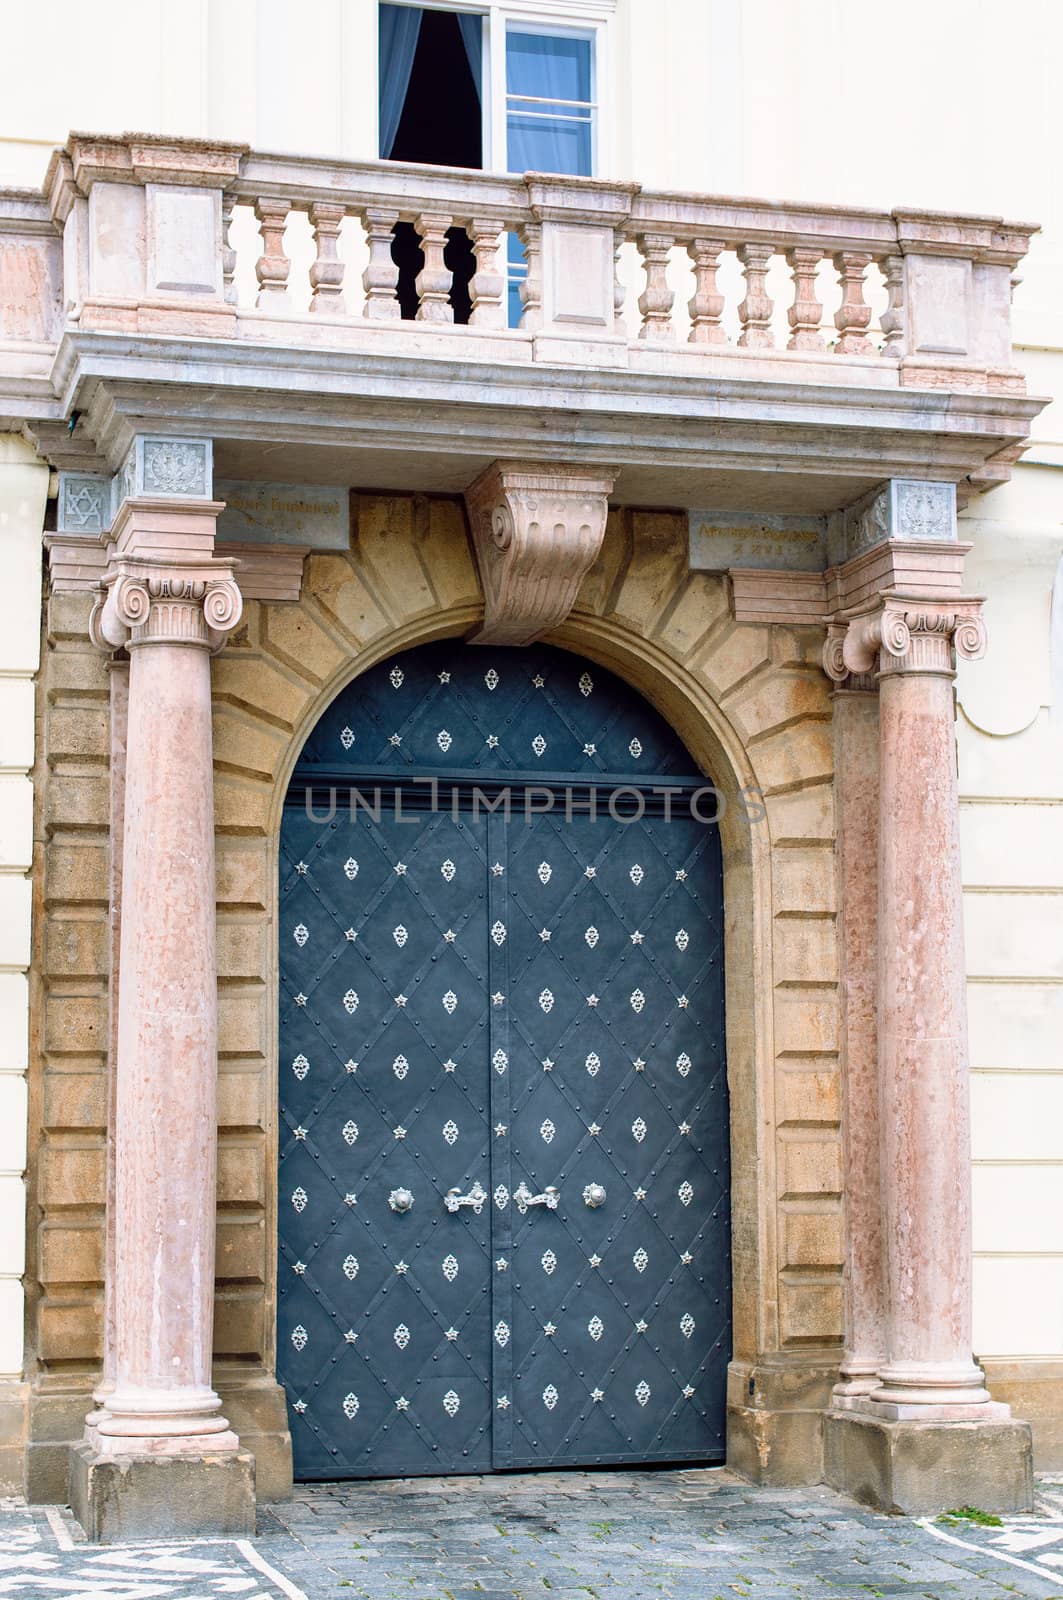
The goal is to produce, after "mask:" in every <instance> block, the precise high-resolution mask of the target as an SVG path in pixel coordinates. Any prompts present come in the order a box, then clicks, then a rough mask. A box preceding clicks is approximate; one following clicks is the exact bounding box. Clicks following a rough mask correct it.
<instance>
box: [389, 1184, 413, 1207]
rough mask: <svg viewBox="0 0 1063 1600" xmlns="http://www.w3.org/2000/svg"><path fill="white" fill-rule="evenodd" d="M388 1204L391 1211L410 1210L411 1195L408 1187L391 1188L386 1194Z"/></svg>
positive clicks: (411, 1203)
mask: <svg viewBox="0 0 1063 1600" xmlns="http://www.w3.org/2000/svg"><path fill="white" fill-rule="evenodd" d="M388 1205H389V1206H390V1207H391V1209H392V1211H410V1210H412V1208H413V1195H412V1194H411V1193H410V1191H409V1189H392V1191H391V1193H390V1194H389V1195H388Z"/></svg>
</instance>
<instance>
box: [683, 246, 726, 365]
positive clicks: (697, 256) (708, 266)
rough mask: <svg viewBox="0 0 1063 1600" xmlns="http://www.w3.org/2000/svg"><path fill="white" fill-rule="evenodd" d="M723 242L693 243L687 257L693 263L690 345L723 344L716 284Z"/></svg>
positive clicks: (723, 334)
mask: <svg viewBox="0 0 1063 1600" xmlns="http://www.w3.org/2000/svg"><path fill="white" fill-rule="evenodd" d="M725 248H726V247H725V245H724V242H723V240H722V239H694V240H693V241H692V243H690V244H688V245H687V254H688V255H689V256H690V258H691V260H692V261H693V263H694V293H693V296H692V297H691V299H690V301H689V303H688V308H687V309H688V310H689V312H690V343H691V344H726V343H727V334H726V333H725V332H724V328H723V324H722V322H721V320H720V319H721V318H722V316H723V308H724V305H725V304H726V302H725V300H724V297H723V295H722V294H721V293H720V290H719V285H718V284H717V282H716V273H717V271H718V269H719V265H720V255H721V252H722V251H723V250H724V249H725Z"/></svg>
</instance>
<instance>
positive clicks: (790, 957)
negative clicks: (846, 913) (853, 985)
mask: <svg viewBox="0 0 1063 1600" xmlns="http://www.w3.org/2000/svg"><path fill="white" fill-rule="evenodd" d="M774 956H775V982H776V983H817V984H829V983H832V982H834V981H836V980H837V977H838V940H837V933H836V929H835V925H834V918H833V917H776V919H775V949H774Z"/></svg>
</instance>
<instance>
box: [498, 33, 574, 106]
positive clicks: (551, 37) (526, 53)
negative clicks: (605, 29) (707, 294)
mask: <svg viewBox="0 0 1063 1600" xmlns="http://www.w3.org/2000/svg"><path fill="white" fill-rule="evenodd" d="M506 92H507V93H508V94H529V95H535V96H536V97H538V98H541V99H544V100H584V101H586V100H589V99H590V98H591V42H590V40H589V39H570V38H564V37H562V36H560V35H555V34H548V33H517V32H515V31H513V30H510V32H509V33H507V34H506Z"/></svg>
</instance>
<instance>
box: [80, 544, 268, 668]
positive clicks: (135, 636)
mask: <svg viewBox="0 0 1063 1600" xmlns="http://www.w3.org/2000/svg"><path fill="white" fill-rule="evenodd" d="M235 565H236V563H235V562H233V561H209V562H198V563H196V565H195V567H194V568H193V567H189V566H187V565H182V564H181V563H178V562H163V561H159V560H144V559H141V558H138V557H136V556H119V557H117V558H115V559H114V560H113V562H112V564H111V567H110V570H109V571H108V573H107V576H106V577H105V578H104V579H103V581H102V582H101V584H100V586H99V591H98V595H97V599H96V604H95V605H94V606H93V609H92V615H91V617H90V619H89V633H90V636H91V638H92V641H93V643H94V644H95V645H96V646H97V647H98V648H99V649H101V650H113V649H116V648H118V647H120V646H122V645H125V646H127V647H128V648H129V649H136V648H137V647H138V646H140V645H145V644H183V645H193V646H199V647H200V648H202V649H206V650H212V651H213V650H220V649H221V647H222V645H223V644H224V643H225V640H226V639H227V638H228V636H229V634H230V633H231V632H232V630H233V628H235V627H236V625H237V623H238V622H239V620H240V616H241V613H242V611H243V599H242V597H241V594H240V590H239V588H238V586H237V583H236V580H235V578H234V576H233V569H234V567H235Z"/></svg>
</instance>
